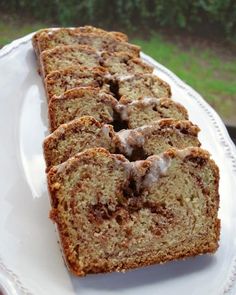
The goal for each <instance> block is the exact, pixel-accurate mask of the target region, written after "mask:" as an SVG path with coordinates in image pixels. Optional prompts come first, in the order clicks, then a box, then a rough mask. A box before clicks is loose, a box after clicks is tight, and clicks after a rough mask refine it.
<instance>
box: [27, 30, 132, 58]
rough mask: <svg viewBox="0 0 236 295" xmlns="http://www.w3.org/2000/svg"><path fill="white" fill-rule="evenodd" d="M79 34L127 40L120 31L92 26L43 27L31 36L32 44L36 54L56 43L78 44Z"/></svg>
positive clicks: (121, 40) (56, 44)
mask: <svg viewBox="0 0 236 295" xmlns="http://www.w3.org/2000/svg"><path fill="white" fill-rule="evenodd" d="M80 34H92V35H95V36H97V37H99V36H100V37H101V38H105V37H108V38H109V37H110V38H112V39H115V40H117V41H120V42H127V41H128V36H127V35H125V34H123V33H120V32H107V31H104V30H102V29H99V28H95V27H92V26H84V27H77V28H55V29H43V30H39V31H38V32H36V33H35V34H34V36H33V38H32V44H33V47H34V49H35V52H36V54H37V55H39V54H40V53H41V52H42V51H44V50H47V49H51V48H53V47H55V46H58V45H72V44H79V35H80Z"/></svg>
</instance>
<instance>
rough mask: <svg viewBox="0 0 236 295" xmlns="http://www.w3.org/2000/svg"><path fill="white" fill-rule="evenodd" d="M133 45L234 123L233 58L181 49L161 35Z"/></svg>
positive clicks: (235, 74)
mask: <svg viewBox="0 0 236 295" xmlns="http://www.w3.org/2000/svg"><path fill="white" fill-rule="evenodd" d="M132 41H133V42H134V43H135V44H138V45H140V46H141V47H142V50H143V51H144V52H145V53H147V54H148V55H150V56H152V57H153V58H154V59H156V60H157V61H158V62H160V63H161V64H163V65H165V66H166V67H167V68H169V69H170V70H171V71H173V72H174V73H175V74H176V75H177V76H179V77H180V78H181V79H182V80H184V81H186V82H187V83H188V84H189V85H190V86H192V87H193V88H194V89H195V90H197V91H198V92H199V93H200V94H201V95H202V96H203V97H204V98H205V99H206V100H207V101H208V102H209V103H210V104H211V105H212V106H213V107H214V108H215V109H216V110H217V112H219V114H220V115H221V116H222V117H223V118H224V119H225V121H226V122H228V123H231V122H232V123H234V124H235V123H236V83H235V77H236V59H235V58H234V59H230V60H225V59H224V58H222V56H219V55H218V54H217V53H216V52H214V50H212V49H211V50H210V49H200V48H197V47H192V48H187V49H182V48H180V47H179V46H178V45H176V44H175V43H170V42H169V41H166V40H164V38H162V37H161V36H158V35H155V36H152V37H151V38H150V39H149V40H141V39H134V40H132Z"/></svg>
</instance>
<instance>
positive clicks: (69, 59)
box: [40, 45, 100, 77]
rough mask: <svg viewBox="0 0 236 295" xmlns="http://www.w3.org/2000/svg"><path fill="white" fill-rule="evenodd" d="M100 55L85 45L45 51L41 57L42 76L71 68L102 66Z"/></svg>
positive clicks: (66, 46)
mask: <svg viewBox="0 0 236 295" xmlns="http://www.w3.org/2000/svg"><path fill="white" fill-rule="evenodd" d="M99 60H100V56H99V54H98V53H97V52H96V51H95V50H94V49H93V48H91V47H89V46H85V45H64V46H57V47H55V48H53V49H48V50H45V51H43V52H42V53H41V55H40V63H41V68H42V74H43V76H44V77H46V76H47V75H48V74H49V73H51V72H53V71H58V70H63V69H66V68H68V67H71V66H74V65H76V66H86V67H89V68H92V67H96V66H99V65H100V61H99Z"/></svg>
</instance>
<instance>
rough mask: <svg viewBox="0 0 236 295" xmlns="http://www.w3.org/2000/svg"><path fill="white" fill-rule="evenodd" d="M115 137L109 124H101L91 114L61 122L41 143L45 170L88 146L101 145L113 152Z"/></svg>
mask: <svg viewBox="0 0 236 295" xmlns="http://www.w3.org/2000/svg"><path fill="white" fill-rule="evenodd" d="M115 137H116V135H115V132H114V130H113V127H112V126H111V125H107V124H102V123H100V122H98V121H97V120H95V119H94V118H93V117H91V116H84V117H81V118H79V119H75V120H73V121H70V122H69V123H67V124H62V125H60V127H59V128H58V129H56V130H55V131H54V132H53V133H52V134H50V135H49V136H48V137H46V138H45V140H44V143H43V149H44V157H45V161H46V167H47V170H49V169H50V168H51V166H55V165H58V164H60V163H62V162H65V161H66V160H68V159H69V158H70V157H71V156H74V155H75V154H77V153H79V152H82V151H84V150H86V149H88V148H93V147H103V148H106V149H107V150H109V151H110V152H111V153H114V152H115Z"/></svg>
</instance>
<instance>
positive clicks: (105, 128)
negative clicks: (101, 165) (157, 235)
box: [43, 116, 200, 170]
mask: <svg viewBox="0 0 236 295" xmlns="http://www.w3.org/2000/svg"><path fill="white" fill-rule="evenodd" d="M198 132H199V128H198V127H197V126H196V125H194V124H192V123H191V122H189V121H176V120H172V119H162V120H160V121H157V122H155V124H153V125H149V126H146V127H141V128H137V129H131V130H121V131H120V132H118V133H115V132H114V130H113V127H112V126H111V125H107V124H104V123H100V122H98V121H97V120H96V119H94V118H93V117H91V116H84V117H81V118H79V119H75V120H73V121H70V122H69V123H67V124H62V125H60V127H58V128H57V129H56V130H55V131H54V132H53V133H52V134H50V135H49V136H48V137H46V139H45V140H44V144H43V147H44V156H45V161H46V167H47V170H49V169H50V168H51V166H55V165H58V164H60V163H62V162H65V161H66V160H68V159H69V158H70V157H71V156H74V155H75V154H76V153H78V152H82V151H84V150H86V149H88V148H93V147H103V148H106V149H107V150H108V151H109V152H111V153H115V152H117V153H121V154H123V155H125V156H126V157H128V158H129V159H132V160H140V159H146V158H147V157H148V156H150V155H154V154H160V153H162V152H164V151H165V150H167V149H168V148H171V147H175V148H179V149H183V148H186V147H188V146H196V147H197V146H200V142H199V140H198V138H197V135H198Z"/></svg>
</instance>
